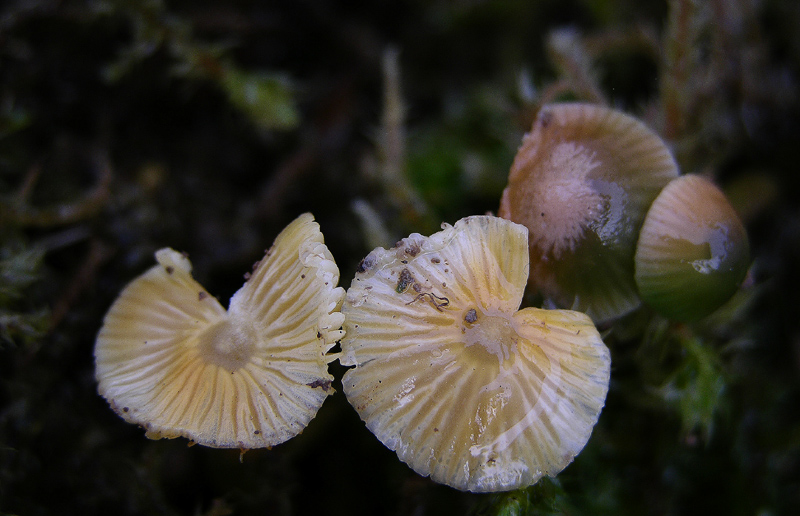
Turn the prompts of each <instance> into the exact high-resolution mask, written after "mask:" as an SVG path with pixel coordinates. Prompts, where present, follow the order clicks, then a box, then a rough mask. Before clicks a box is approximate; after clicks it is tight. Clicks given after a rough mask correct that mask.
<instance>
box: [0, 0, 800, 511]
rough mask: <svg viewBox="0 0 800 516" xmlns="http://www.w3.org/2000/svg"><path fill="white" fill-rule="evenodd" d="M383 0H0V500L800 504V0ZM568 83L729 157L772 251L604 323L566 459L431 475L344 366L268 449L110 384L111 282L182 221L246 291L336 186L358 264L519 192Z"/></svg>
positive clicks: (163, 507)
mask: <svg viewBox="0 0 800 516" xmlns="http://www.w3.org/2000/svg"><path fill="white" fill-rule="evenodd" d="M356 4H357V3H355V2H343V1H335V0H297V1H288V0H286V1H277V2H259V1H248V0H240V1H227V2H215V1H207V0H200V1H185V0H183V1H179V0H175V1H159V0H129V1H125V2H114V1H103V0H64V1H60V0H28V1H26V0H16V1H15V0H11V1H8V2H4V3H3V7H0V276H1V277H2V280H1V281H0V513H2V514H19V515H39V514H119V515H126V514H163V515H179V514H180V515H182V514H197V515H208V516H211V515H219V516H221V515H226V514H276V515H289V514H329V515H338V514H348V515H352V514H370V515H376V514H390V515H435V514H477V515H482V514H485V515H489V514H507V515H512V514H575V515H578V514H609V515H620V514H636V515H639V514H658V515H672V514H675V515H678V514H680V515H683V514H737V515H738V514H741V515H745V514H747V515H764V516H766V515H779V514H786V515H789V514H800V324H798V322H799V321H800V309H798V307H799V306H800V290H798V288H800V272H798V267H799V266H800V203H798V194H800V180H799V179H798V177H799V175H798V165H797V163H798V152H799V151H800V117H798V115H799V114H800V97H799V96H798V94H797V91H798V81H799V80H800V75H798V74H800V37H798V29H797V27H798V26H800V3H798V2H795V1H793V0H707V1H694V0H672V1H667V0H529V1H523V0H495V1H492V0H460V1H459V0H449V1H445V0H427V1H422V0H392V1H384V0H378V1H372V2H362V3H361V5H356ZM566 99H570V100H583V101H590V102H599V103H604V104H607V105H610V106H613V107H617V108H620V109H624V110H625V111H627V112H629V113H631V114H634V115H636V116H638V117H640V118H641V119H643V120H644V121H645V122H646V123H647V124H648V125H650V126H651V127H653V128H654V129H655V130H656V131H658V132H659V133H660V134H661V135H662V136H663V137H664V138H665V139H666V140H667V142H668V143H669V145H670V146H671V148H672V149H673V150H674V152H675V154H676V157H677V159H678V161H679V163H680V165H681V168H682V170H683V171H684V172H694V173H702V174H705V175H707V176H709V177H712V178H714V180H715V181H716V182H717V183H718V184H720V185H721V186H722V187H723V189H725V191H726V192H727V194H728V195H729V197H730V199H731V201H732V203H733V204H734V206H735V207H736V209H737V210H738V211H739V213H740V215H741V216H742V218H743V220H744V221H745V224H746V226H747V228H748V231H749V234H750V238H751V246H752V254H753V256H754V263H753V267H752V269H751V271H750V274H749V276H748V280H747V282H746V285H745V287H744V289H743V290H742V292H740V293H739V294H737V296H736V297H735V298H734V300H733V301H732V302H731V303H729V304H728V305H726V306H725V307H724V308H723V309H722V310H720V311H719V312H718V313H715V314H713V315H712V316H710V317H709V318H708V319H706V320H704V321H701V322H700V323H697V324H693V325H691V326H688V325H678V324H674V323H670V322H669V321H665V320H662V319H659V318H657V317H654V316H652V315H651V314H649V313H647V312H646V311H645V310H642V311H639V312H637V313H634V314H632V315H631V316H629V317H626V318H625V319H623V320H622V321H619V322H618V323H617V324H615V325H613V326H611V327H608V328H603V330H604V331H605V332H606V333H605V335H606V342H607V344H608V346H609V348H610V349H611V354H612V363H613V367H612V380H611V386H610V390H609V395H608V399H607V403H606V408H605V409H604V411H603V413H602V415H601V418H600V421H599V423H598V425H597V427H596V428H595V431H594V434H593V436H592V438H591V440H590V441H589V444H588V445H587V447H586V448H585V449H584V451H583V452H582V453H581V454H580V455H579V456H578V457H577V459H576V460H575V462H574V463H573V464H572V465H570V466H568V467H567V469H566V470H564V472H562V474H560V475H559V476H558V477H557V478H556V479H554V480H548V481H543V482H541V483H540V484H539V485H537V486H534V487H533V488H530V489H528V490H524V491H520V492H515V493H509V494H503V495H474V494H469V493H460V492H457V491H455V490H452V489H450V488H448V487H444V486H439V485H435V484H433V483H432V482H430V481H429V480H428V479H426V478H421V477H419V476H417V475H416V474H414V473H413V472H412V471H411V470H410V469H408V468H407V467H406V466H405V465H404V464H402V463H401V462H399V461H398V460H397V457H396V455H395V454H394V453H393V452H391V451H389V450H387V449H386V448H384V447H383V445H381V444H380V443H379V442H378V441H377V440H376V439H375V438H374V437H373V436H372V434H370V433H369V431H367V430H366V428H365V427H364V425H363V424H362V423H361V421H360V420H359V418H358V416H357V414H356V413H355V411H354V410H352V409H351V408H350V407H349V405H348V404H347V402H346V400H345V398H344V396H343V395H342V394H341V392H339V393H337V394H336V395H335V396H333V397H331V398H329V399H328V400H327V402H326V403H325V404H324V406H323V407H322V409H321V411H320V413H319V415H318V416H317V418H316V419H315V420H314V421H312V422H311V424H310V425H309V427H308V428H307V429H306V430H305V431H304V432H303V434H301V435H300V436H298V437H296V438H294V439H292V440H290V441H289V442H287V443H285V444H282V445H279V446H277V447H275V448H274V449H272V450H252V451H249V452H247V453H246V454H245V456H244V459H243V462H242V463H240V462H239V452H238V451H236V450H213V449H208V448H203V447H200V446H195V447H188V446H187V442H186V440H184V439H176V440H162V441H150V440H147V439H145V438H144V432H143V431H142V430H141V429H139V428H136V427H135V426H133V425H128V424H126V423H124V422H123V421H122V419H120V418H119V417H117V416H116V415H115V414H114V413H113V412H112V411H111V410H110V408H109V407H108V405H107V404H106V402H105V401H104V400H103V399H102V398H101V397H99V396H98V395H97V393H96V385H95V382H94V376H93V374H94V373H93V357H92V350H93V345H94V338H95V335H96V332H97V330H98V329H99V327H100V325H101V323H102V317H103V314H104V313H105V311H106V310H107V309H108V307H109V305H110V304H111V302H112V301H113V300H114V298H115V297H116V295H117V294H118V293H119V291H120V290H121V289H122V287H123V286H124V285H125V284H126V283H127V282H128V281H130V280H131V279H133V278H134V277H135V276H136V275H138V274H139V273H141V272H143V271H144V270H145V269H146V268H148V267H150V266H151V265H152V264H153V263H154V259H153V252H154V251H155V250H156V249H158V248H160V247H163V246H171V247H174V248H176V249H179V250H182V251H185V252H188V253H189V255H190V257H191V259H192V262H193V264H194V267H195V269H194V275H195V277H196V278H197V279H198V281H200V282H201V283H202V284H203V285H204V286H206V288H208V290H209V291H210V292H212V293H213V294H214V295H216V296H217V297H219V298H220V299H221V300H222V301H223V303H226V302H227V299H228V298H229V297H230V295H231V294H232V293H233V292H234V291H235V290H236V289H238V288H239V286H241V283H242V281H243V277H242V275H243V274H244V272H245V271H248V270H249V269H250V265H251V264H252V263H253V262H254V261H256V260H258V259H259V258H260V257H261V255H262V253H263V250H264V249H265V248H266V247H268V246H269V245H270V244H271V242H272V240H273V238H274V237H275V236H276V235H277V233H278V232H279V231H280V229H282V228H283V227H284V226H285V225H286V224H287V223H288V222H290V221H291V220H293V219H294V218H295V217H296V216H297V215H299V214H300V213H303V212H305V211H311V212H312V213H313V214H314V215H315V216H316V218H317V220H318V221H319V223H320V224H321V227H322V230H323V232H324V234H325V237H326V242H327V244H328V246H329V247H330V249H331V251H332V253H333V255H334V256H335V257H336V260H337V262H338V264H339V267H340V270H341V273H342V281H341V284H342V285H343V286H345V287H347V286H348V285H349V283H350V280H351V279H352V277H353V273H354V271H355V267H356V265H357V264H358V262H359V260H360V259H361V258H362V257H363V256H365V255H366V254H367V252H368V251H369V250H371V249H372V248H373V247H375V246H377V245H384V246H389V245H391V244H393V243H394V241H395V240H397V239H399V238H400V237H403V236H406V235H408V234H409V233H411V232H419V233H423V234H428V233H430V232H432V231H435V230H436V229H437V228H438V226H439V224H440V223H441V222H442V221H446V222H450V223H453V222H455V221H456V220H457V219H459V218H461V217H464V216H467V215H472V214H481V213H485V212H493V211H496V209H497V206H498V203H499V198H500V193H501V191H502V189H503V187H504V186H505V182H506V177H507V173H508V169H509V167H510V164H511V161H512V159H513V156H514V154H515V152H516V148H517V146H518V145H519V143H520V141H521V137H522V134H523V133H524V132H525V130H526V129H527V128H528V127H529V126H530V123H531V121H532V120H533V117H534V115H535V113H536V110H537V108H538V107H539V106H540V105H541V104H543V103H545V102H553V101H558V100H566ZM530 302H532V303H533V302H536V301H535V299H531V300H530ZM334 374H335V375H336V377H337V381H338V379H340V378H341V374H342V370H341V367H339V366H338V364H334ZM339 390H341V389H339Z"/></svg>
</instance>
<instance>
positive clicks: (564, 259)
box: [498, 103, 678, 322]
mask: <svg viewBox="0 0 800 516" xmlns="http://www.w3.org/2000/svg"><path fill="white" fill-rule="evenodd" d="M677 175H678V167H677V165H676V163H675V160H674V159H673V157H672V155H671V154H670V152H669V150H668V149H667V147H666V146H665V145H664V143H663V141H662V140H661V138H659V137H658V135H656V134H655V133H654V132H652V131H651V130H650V129H648V128H647V127H646V126H645V125H644V124H643V123H641V122H639V121H638V120H636V119H635V118H633V117H631V116H628V115H626V114H624V113H622V112H620V111H616V110H613V109H608V108H605V107H601V106H595V105H590V104H570V103H568V104H553V105H547V106H544V107H543V108H542V109H541V110H540V111H539V113H538V116H537V118H536V120H535V121H534V123H533V127H532V129H531V132H530V133H528V134H526V135H525V137H524V139H523V141H522V146H521V147H520V149H519V152H518V153H517V156H516V158H515V159H514V163H513V165H512V167H511V172H510V174H509V178H508V186H507V187H506V189H505V190H504V191H503V196H502V200H501V202H500V209H499V213H498V214H499V215H500V216H501V217H504V218H507V219H510V220H513V221H514V222H517V223H520V224H523V225H525V226H527V227H528V229H529V231H530V241H529V244H530V256H531V273H530V278H529V281H530V283H531V286H532V287H534V288H535V289H536V290H537V291H539V292H541V293H542V294H543V295H545V296H546V297H548V298H549V299H551V300H553V301H554V302H555V303H556V304H557V305H559V306H562V307H572V308H574V309H577V310H581V311H584V312H586V313H587V314H588V315H589V316H591V317H592V319H594V320H595V321H596V322H602V321H607V320H611V319H614V318H617V317H619V316H621V315H624V314H626V313H628V312H630V311H632V310H634V309H635V308H637V307H638V306H639V304H640V300H639V297H638V294H637V290H636V284H635V281H634V277H633V276H634V254H635V249H636V242H637V239H638V237H639V229H640V228H641V226H642V223H643V222H644V217H645V215H646V213H647V210H648V208H649V207H650V204H651V203H652V202H653V200H654V199H655V198H656V196H657V195H658V192H659V191H660V190H661V189H662V188H663V187H664V186H665V185H666V184H667V183H668V182H669V181H670V180H671V179H673V178H675V177H677Z"/></svg>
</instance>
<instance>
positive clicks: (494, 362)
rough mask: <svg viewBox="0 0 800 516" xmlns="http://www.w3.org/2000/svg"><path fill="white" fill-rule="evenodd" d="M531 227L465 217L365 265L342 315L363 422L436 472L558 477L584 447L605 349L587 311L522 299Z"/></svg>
mask: <svg viewBox="0 0 800 516" xmlns="http://www.w3.org/2000/svg"><path fill="white" fill-rule="evenodd" d="M527 233H528V232H527V230H526V229H525V227H524V226H520V225H518V224H515V223H513V222H510V221H507V220H504V219H500V218H497V217H490V216H476V217H468V218H466V219H462V220H460V221H459V222H457V223H456V224H455V225H454V226H449V225H443V230H442V231H441V232H439V233H436V234H434V235H432V236H430V237H424V236H421V235H419V234H412V235H411V236H409V237H408V238H405V239H403V240H401V241H400V242H398V244H397V246H396V247H394V248H392V249H388V250H387V249H383V248H378V249H375V250H374V251H373V252H372V253H370V254H369V255H368V256H367V257H366V258H365V259H364V260H363V261H362V262H361V264H360V265H359V268H358V271H357V273H356V276H355V278H354V280H353V283H352V285H351V287H350V289H349V290H348V291H347V295H346V297H345V302H344V304H343V306H342V312H343V313H344V314H345V316H346V319H345V326H344V327H345V330H346V336H345V338H344V339H343V340H342V342H341V345H342V358H341V359H340V360H341V363H342V364H344V365H347V366H355V367H354V368H353V369H350V370H348V371H347V372H346V373H345V375H344V378H343V380H342V383H343V388H344V391H345V394H346V395H347V398H348V400H349V401H350V403H351V404H352V405H353V406H354V407H355V409H356V411H358V413H359V415H360V416H361V418H362V419H363V420H364V421H365V422H366V425H367V427H368V428H369V429H370V430H371V431H372V432H373V433H374V434H375V435H376V436H377V437H378V439H379V440H380V441H381V442H383V443H384V444H385V445H386V446H387V447H389V448H390V449H392V450H395V451H396V452H397V454H398V456H399V457H400V459H401V460H402V461H404V462H406V463H407V464H408V465H409V466H410V467H411V468H412V469H414V470H415V471H416V472H417V473H419V474H421V475H426V476H427V475H430V477H431V479H433V480H434V481H436V482H440V483H444V484H447V485H450V486H452V487H455V488H457V489H461V490H469V491H475V492H486V491H505V490H512V489H516V488H520V487H524V486H527V485H530V484H533V483H535V482H536V481H537V480H538V479H539V478H540V477H541V476H542V475H549V476H554V475H556V474H557V473H558V472H560V471H561V470H562V469H563V468H564V467H566V466H567V465H568V464H569V463H570V462H571V461H572V460H573V458H574V457H575V456H576V455H577V454H578V452H580V451H581V449H582V448H583V447H584V445H585V444H586V442H587V440H588V439H589V436H590V434H591V431H592V428H593V427H594V425H595V423H596V422H597V419H598V417H599V414H600V411H601V409H602V407H603V404H604V402H605V397H606V393H607V389H608V381H609V368H610V357H609V352H608V349H607V348H606V346H605V345H604V344H603V341H602V339H601V338H600V335H599V334H598V332H597V330H596V329H595V327H594V325H593V323H592V321H591V320H590V319H589V318H588V317H587V316H585V315H584V314H581V313H578V312H572V311H567V310H541V309H536V308H525V309H522V310H519V306H520V303H521V301H522V295H523V290H524V289H525V285H526V281H527V275H528V245H527Z"/></svg>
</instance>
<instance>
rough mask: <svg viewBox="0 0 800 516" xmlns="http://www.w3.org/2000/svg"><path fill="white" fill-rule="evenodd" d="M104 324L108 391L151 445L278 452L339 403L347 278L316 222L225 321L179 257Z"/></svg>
mask: <svg viewBox="0 0 800 516" xmlns="http://www.w3.org/2000/svg"><path fill="white" fill-rule="evenodd" d="M156 260H157V262H158V264H157V265H156V266H154V267H153V268H151V269H150V270H149V271H147V272H145V273H144V274H143V275H141V276H140V277H138V278H136V279H135V280H133V281H132V282H131V283H130V284H129V285H128V286H127V287H126V288H125V289H124V290H123V291H122V293H121V294H120V296H119V298H118V299H117V300H116V301H115V302H114V304H113V305H112V306H111V308H110V309H109V311H108V313H107V314H106V316H105V320H104V322H103V326H102V328H101V329H100V332H99V334H98V336H97V342H96V345H95V360H96V373H95V374H96V377H97V381H98V391H99V392H100V394H101V395H102V396H103V397H105V398H106V399H107V400H108V402H109V404H110V405H111V407H112V408H113V409H114V411H115V412H117V413H118V414H119V415H120V416H122V417H123V418H124V419H125V420H126V421H128V422H131V423H135V424H138V425H141V426H143V427H144V428H145V429H146V431H147V434H146V435H147V437H149V438H151V439H159V438H174V437H186V438H188V439H191V440H192V441H193V442H195V443H198V444H202V445H205V446H211V447H215V448H239V449H242V450H246V449H251V448H262V447H271V446H274V445H276V444H279V443H282V442H284V441H286V440H287V439H289V438H291V437H293V436H295V435H297V434H298V433H300V432H301V431H302V430H303V429H304V428H305V427H306V425H307V424H308V423H309V421H311V419H312V418H313V417H314V416H315V415H316V413H317V410H318V409H319V408H320V406H321V405H322V402H323V401H324V400H325V398H326V397H327V396H328V395H330V394H332V393H333V390H332V388H331V381H332V380H333V377H332V376H331V374H330V373H329V372H328V363H329V362H331V361H332V360H335V359H336V358H337V357H336V355H332V354H328V351H329V350H330V349H331V347H333V346H334V345H335V343H336V341H337V340H339V339H340V338H341V337H342V331H341V330H340V329H339V328H341V325H342V321H343V317H344V316H343V315H342V314H341V313H340V312H339V307H340V305H341V302H342V298H343V297H344V290H343V289H342V288H341V287H337V283H338V281H339V270H338V268H337V266H336V263H335V262H334V261H333V257H332V256H331V254H330V252H329V251H328V248H327V247H326V246H325V243H324V241H323V237H322V233H321V232H320V230H319V225H318V224H317V223H316V222H314V218H313V216H311V214H308V213H307V214H304V215H301V216H300V217H298V218H297V219H296V220H295V221H294V222H292V223H291V224H289V226H287V227H286V229H284V230H283V231H282V232H281V233H280V234H279V235H278V237H277V238H276V240H275V243H274V245H273V246H272V247H271V248H270V249H269V250H268V251H267V253H266V256H264V258H263V259H262V260H261V261H260V262H259V263H258V264H256V266H255V270H254V271H253V272H252V274H251V276H250V278H249V279H248V280H247V282H246V283H245V284H244V286H243V287H242V288H241V289H239V290H238V291H237V292H236V293H235V294H234V295H233V297H232V298H231V301H230V306H229V308H228V310H225V309H224V308H223V307H222V305H220V303H219V301H217V299H216V298H214V297H213V296H211V295H209V294H208V292H206V290H205V289H204V288H203V287H202V286H201V285H200V284H198V283H197V282H196V281H195V280H194V279H193V278H192V276H191V269H192V267H191V263H190V262H189V260H188V258H187V257H186V256H185V255H183V254H181V253H178V252H177V251H174V250H172V249H169V248H165V249H161V250H159V251H158V252H156Z"/></svg>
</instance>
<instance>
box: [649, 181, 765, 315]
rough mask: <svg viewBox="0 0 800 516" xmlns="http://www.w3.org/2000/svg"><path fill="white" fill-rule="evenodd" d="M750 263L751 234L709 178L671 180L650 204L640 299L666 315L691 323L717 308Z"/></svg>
mask: <svg viewBox="0 0 800 516" xmlns="http://www.w3.org/2000/svg"><path fill="white" fill-rule="evenodd" d="M749 265H750V252H749V244H748V239H747V232H746V230H745V228H744V226H743V225H742V222H741V221H740V220H739V217H738V216H737V214H736V212H735V211H734V209H733V207H732V206H731V205H730V203H729V202H728V200H727V199H726V198H725V194H723V193H722V191H721V190H720V189H719V188H717V187H716V186H715V185H714V184H713V183H711V182H710V181H709V180H707V179H705V178H703V177H701V176H696V175H685V176H681V177H679V178H678V179H675V180H674V181H672V182H671V183H670V184H669V185H667V186H666V188H664V190H663V191H662V192H661V194H659V196H658V198H657V199H656V200H655V202H654V203H653V205H652V206H651V208H650V211H649V213H648V214H647V218H646V219H645V222H644V226H643V227H642V231H641V234H640V236H639V244H638V247H637V250H636V282H637V285H638V286H639V292H640V294H641V296H642V299H643V300H644V301H645V302H646V303H647V304H648V305H650V306H651V307H652V308H654V309H655V310H656V311H658V312H659V313H661V314H662V315H664V316H666V317H669V318H671V319H674V320H678V321H693V320H697V319H700V318H702V317H705V316H706V315H708V314H710V313H711V312H712V311H714V310H716V309H717V308H719V307H720V306H721V305H722V304H723V303H724V302H725V301H727V300H728V299H729V298H730V297H731V296H732V295H733V293H734V292H736V290H737V289H738V288H739V286H740V285H741V283H742V280H743V279H744V277H745V274H746V273H747V268H748V267H749Z"/></svg>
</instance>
